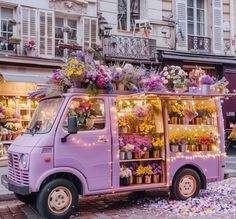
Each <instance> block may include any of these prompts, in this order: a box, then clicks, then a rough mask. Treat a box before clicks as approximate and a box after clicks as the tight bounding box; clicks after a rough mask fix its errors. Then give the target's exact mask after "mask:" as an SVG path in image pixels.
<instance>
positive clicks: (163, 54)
mask: <svg viewBox="0 0 236 219" xmlns="http://www.w3.org/2000/svg"><path fill="white" fill-rule="evenodd" d="M157 52H158V58H159V60H160V59H163V60H168V59H170V60H182V61H183V62H195V63H209V64H231V65H236V58H234V57H231V56H228V57H227V56H220V55H208V54H193V53H187V52H174V51H162V50H158V51H157Z"/></svg>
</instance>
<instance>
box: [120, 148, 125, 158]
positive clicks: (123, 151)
mask: <svg viewBox="0 0 236 219" xmlns="http://www.w3.org/2000/svg"><path fill="white" fill-rule="evenodd" d="M120 160H125V149H124V148H121V149H120Z"/></svg>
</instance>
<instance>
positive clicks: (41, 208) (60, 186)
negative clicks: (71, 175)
mask: <svg viewBox="0 0 236 219" xmlns="http://www.w3.org/2000/svg"><path fill="white" fill-rule="evenodd" d="M61 191H62V194H61V193H60V192H61ZM63 191H64V192H63ZM59 193H60V194H59ZM53 194H54V195H55V196H56V197H55V198H54V199H53ZM49 196H51V198H50V200H51V201H50V200H49ZM66 199H69V201H67V200H66ZM53 200H54V204H53V205H56V204H57V207H61V208H62V207H63V206H61V204H62V205H64V203H65V201H66V203H67V202H69V203H68V205H66V206H67V207H64V208H62V209H61V210H60V211H57V212H56V210H55V208H54V207H55V206H52V204H50V202H51V203H53ZM63 201H64V202H63ZM55 203H56V204H55ZM77 208H78V191H77V189H76V187H75V185H74V184H73V183H72V182H70V181H69V180H66V179H54V180H52V181H50V182H48V183H47V184H46V185H44V187H43V188H42V189H41V190H40V192H39V193H38V196H37V200H36V209H37V211H38V212H39V214H40V215H41V216H42V217H44V218H63V219H66V218H69V217H70V216H71V215H72V214H73V213H74V212H75V211H76V210H77ZM53 209H54V210H53Z"/></svg>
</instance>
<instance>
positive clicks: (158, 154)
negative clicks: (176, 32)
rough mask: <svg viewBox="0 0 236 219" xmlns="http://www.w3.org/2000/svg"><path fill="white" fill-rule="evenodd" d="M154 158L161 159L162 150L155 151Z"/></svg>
mask: <svg viewBox="0 0 236 219" xmlns="http://www.w3.org/2000/svg"><path fill="white" fill-rule="evenodd" d="M152 157H153V158H158V157H160V150H155V151H153V152H152Z"/></svg>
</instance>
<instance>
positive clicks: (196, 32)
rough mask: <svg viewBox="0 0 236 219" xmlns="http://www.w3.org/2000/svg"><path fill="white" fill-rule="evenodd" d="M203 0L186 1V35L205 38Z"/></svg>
mask: <svg viewBox="0 0 236 219" xmlns="http://www.w3.org/2000/svg"><path fill="white" fill-rule="evenodd" d="M204 14H205V7H204V0H188V9H187V17H188V35H192V36H205V15H204Z"/></svg>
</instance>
